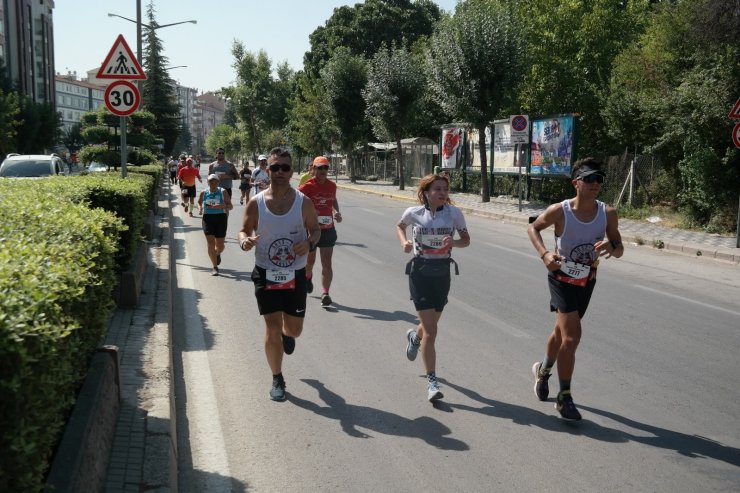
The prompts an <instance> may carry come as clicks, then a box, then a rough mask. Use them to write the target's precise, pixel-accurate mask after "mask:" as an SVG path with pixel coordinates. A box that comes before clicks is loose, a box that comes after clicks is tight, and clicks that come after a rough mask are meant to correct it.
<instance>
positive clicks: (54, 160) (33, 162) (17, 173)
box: [0, 154, 67, 178]
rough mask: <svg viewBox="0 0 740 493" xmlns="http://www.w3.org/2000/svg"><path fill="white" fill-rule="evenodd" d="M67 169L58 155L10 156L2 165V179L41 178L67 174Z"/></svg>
mask: <svg viewBox="0 0 740 493" xmlns="http://www.w3.org/2000/svg"><path fill="white" fill-rule="evenodd" d="M66 170H67V167H66V166H65V165H64V161H62V158H60V157H59V156H57V155H56V154H48V155H46V154H8V155H7V157H6V158H5V160H4V161H3V163H2V164H0V177H6V178H40V177H42V176H54V175H65V174H67V171H66Z"/></svg>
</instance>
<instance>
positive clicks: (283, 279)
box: [265, 269, 295, 290]
mask: <svg viewBox="0 0 740 493" xmlns="http://www.w3.org/2000/svg"><path fill="white" fill-rule="evenodd" d="M265 278H266V280H267V286H266V287H265V289H269V290H273V289H295V271H294V270H289V269H267V271H266V272H265Z"/></svg>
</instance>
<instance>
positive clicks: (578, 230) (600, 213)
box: [555, 199, 606, 265]
mask: <svg viewBox="0 0 740 493" xmlns="http://www.w3.org/2000/svg"><path fill="white" fill-rule="evenodd" d="M562 204H563V215H564V216H565V225H564V226H563V234H562V236H557V235H556V236H555V247H556V248H557V253H558V255H561V256H563V257H565V258H566V259H567V260H572V261H574V262H578V263H579V264H586V265H591V264H592V263H593V262H594V261H595V260H596V259H598V258H599V252H597V251H596V249H595V248H594V243H596V242H597V241H601V240H603V239H604V234H605V233H606V206H605V205H604V203H603V202H601V201H599V200H597V201H596V217H594V218H593V219H592V220H591V222H588V223H584V222H581V221H579V220H578V218H576V216H575V214H573V209H571V208H570V200H569V199H567V200H563V202H562Z"/></svg>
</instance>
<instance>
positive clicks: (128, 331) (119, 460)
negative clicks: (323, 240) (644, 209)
mask: <svg viewBox="0 0 740 493" xmlns="http://www.w3.org/2000/svg"><path fill="white" fill-rule="evenodd" d="M338 186H339V187H340V188H341V189H346V190H356V191H359V192H364V193H372V194H377V195H381V196H387V197H392V198H395V199H399V200H404V201H408V202H415V201H416V192H415V188H414V187H406V190H399V189H398V187H397V186H393V185H392V184H390V183H383V182H362V181H361V182H358V183H350V182H349V180H348V179H346V178H343V177H340V178H339V180H338ZM163 188H164V190H163V192H164V193H163V197H161V198H160V201H159V214H158V216H157V220H158V232H157V235H155V242H153V243H151V244H150V248H149V265H148V268H147V278H146V281H145V285H144V293H143V295H142V297H141V301H140V303H139V306H138V307H137V308H136V309H132V310H123V309H118V310H116V312H115V313H114V316H113V317H112V319H111V322H110V324H109V331H108V336H107V338H106V344H114V345H116V346H118V347H119V354H120V361H121V378H122V392H121V394H122V403H121V412H120V415H119V418H118V425H117V428H116V435H115V437H114V442H113V449H112V453H111V460H110V465H109V467H108V477H107V481H106V488H105V491H106V492H110V493H118V492H139V491H149V490H152V491H158V492H166V491H177V484H176V481H177V471H176V470H175V469H176V459H175V460H174V461H173V458H175V457H176V453H177V452H176V450H175V449H174V447H175V446H176V444H175V443H174V441H173V440H174V437H175V436H174V433H173V423H174V422H175V416H174V413H173V412H171V409H173V408H172V407H171V402H170V398H174V394H173V393H172V392H171V389H172V381H171V366H170V365H171V358H170V353H169V352H170V345H169V341H170V339H171V336H170V333H169V332H170V327H169V322H170V320H171V313H170V310H171V302H172V299H171V293H170V292H169V291H170V276H171V275H173V274H174V273H173V272H171V262H170V255H169V248H168V245H169V241H170V230H169V219H170V217H171V210H170V195H169V194H170V193H171V190H170V188H169V184H168V183H165V184H164V185H163ZM452 199H453V201H454V202H455V203H456V204H457V205H458V206H459V207H461V208H462V209H463V210H464V211H465V212H466V213H468V214H477V215H481V216H486V217H491V218H495V219H500V220H505V221H513V222H518V223H522V224H526V223H527V222H528V220H529V217H530V216H535V215H537V214H539V213H541V212H542V211H543V207H542V206H539V205H535V204H529V203H523V204H522V210H521V212H520V210H519V203H518V202H517V201H515V200H510V199H501V198H492V199H491V202H489V203H483V202H481V200H480V197H479V196H477V195H472V194H462V193H455V194H453V197H452ZM620 231H621V232H622V235H623V237H624V239H625V241H629V242H643V243H644V244H645V245H647V246H646V248H650V246H649V245H652V244H653V242H654V241H657V240H660V241H662V242H663V243H664V248H665V249H667V250H672V251H678V252H683V253H685V254H689V255H694V256H695V255H698V252H701V256H702V257H704V258H715V259H717V260H720V261H723V262H732V263H739V262H740V248H735V241H736V239H735V238H734V237H731V236H719V235H712V234H708V233H703V232H698V231H685V230H678V229H673V228H666V227H661V226H657V225H655V224H651V223H649V222H647V221H645V222H639V221H631V220H626V219H621V220H620Z"/></svg>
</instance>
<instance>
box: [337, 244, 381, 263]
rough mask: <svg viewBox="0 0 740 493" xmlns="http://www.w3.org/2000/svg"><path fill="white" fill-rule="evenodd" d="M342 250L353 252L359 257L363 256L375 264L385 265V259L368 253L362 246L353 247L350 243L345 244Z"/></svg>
mask: <svg viewBox="0 0 740 493" xmlns="http://www.w3.org/2000/svg"><path fill="white" fill-rule="evenodd" d="M342 251H343V252H350V253H353V254H355V255H357V256H358V257H360V258H363V259H365V260H367V261H368V262H370V263H373V264H375V265H383V261H381V260H378V259H376V258H375V257H373V256H372V255H368V254H367V253H365V252H363V251H362V250H361V249H360V248H357V247H353V246H350V245H343V248H342Z"/></svg>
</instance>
